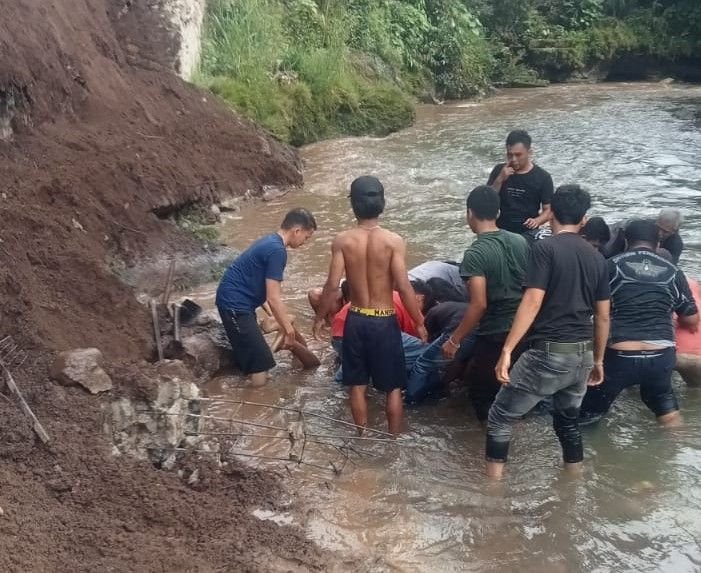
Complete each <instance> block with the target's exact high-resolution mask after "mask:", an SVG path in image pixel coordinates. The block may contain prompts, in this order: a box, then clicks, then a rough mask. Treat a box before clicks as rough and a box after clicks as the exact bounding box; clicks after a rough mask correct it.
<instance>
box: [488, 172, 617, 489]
mask: <svg viewBox="0 0 701 573" xmlns="http://www.w3.org/2000/svg"><path fill="white" fill-rule="evenodd" d="M590 203H591V199H590V197H589V193H587V192H586V191H584V190H583V189H582V188H581V187H579V185H563V186H562V187H559V188H558V190H557V192H556V193H555V195H554V196H553V201H552V208H553V222H552V225H553V233H554V234H553V236H552V237H551V238H550V239H545V240H543V241H537V242H536V243H534V244H533V246H532V247H531V253H530V258H529V261H528V268H527V271H526V281H525V286H526V291H525V293H524V295H523V299H522V300H521V304H520V305H519V307H518V310H517V311H516V317H515V318H514V322H513V326H512V327H511V331H510V332H509V335H508V337H507V338H506V342H504V347H503V350H502V353H501V358H500V359H499V363H498V364H497V366H496V375H497V379H498V380H499V381H500V382H501V383H502V384H503V386H502V387H501V390H499V394H497V397H496V399H495V400H494V403H493V404H492V407H491V408H490V410H489V417H488V419H487V447H486V457H487V474H488V475H489V476H490V477H495V478H499V477H501V475H502V472H503V470H504V464H505V463H506V458H507V454H508V451H509V442H510V441H511V432H512V426H513V424H514V423H515V422H516V421H518V420H519V419H520V418H522V417H523V416H524V415H525V414H527V413H528V412H529V411H530V410H531V409H533V407H535V406H536V405H537V404H538V403H539V402H541V401H542V400H543V399H545V398H548V397H550V396H552V401H553V427H554V429H555V433H556V434H557V437H558V439H559V440H560V444H561V446H562V452H563V457H564V461H565V467H566V468H567V469H577V468H578V467H579V465H580V464H581V461H582V459H583V447H582V435H581V433H580V431H579V426H578V424H577V419H578V417H579V407H580V405H581V403H582V398H583V397H584V394H585V392H586V388H587V385H588V384H589V385H597V384H601V382H602V381H603V378H604V371H603V360H604V350H605V349H606V340H607V338H608V332H609V306H610V305H609V297H610V291H609V281H608V268H607V266H606V261H605V260H604V258H603V257H602V256H601V254H600V253H599V252H598V251H596V250H595V249H594V247H592V246H591V245H590V244H589V243H587V242H586V241H585V240H584V239H583V238H582V237H581V236H580V234H579V231H580V229H581V227H582V226H583V225H584V223H585V221H586V218H585V215H586V212H587V210H588V209H589V207H590ZM592 315H593V316H594V321H593V325H592ZM527 333H528V338H527V340H526V342H527V345H528V347H529V349H528V350H526V352H524V353H523V354H522V355H521V357H520V358H519V359H518V360H517V361H516V364H515V365H514V367H513V370H511V373H509V367H510V365H511V354H512V352H513V351H514V349H515V348H516V346H517V345H518V343H519V342H520V341H521V339H522V338H523V337H524V336H526V334H527Z"/></svg>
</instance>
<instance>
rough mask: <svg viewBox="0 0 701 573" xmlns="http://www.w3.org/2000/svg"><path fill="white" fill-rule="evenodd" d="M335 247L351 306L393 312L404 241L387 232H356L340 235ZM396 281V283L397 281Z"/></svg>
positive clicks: (379, 230)
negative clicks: (344, 276) (394, 287)
mask: <svg viewBox="0 0 701 573" xmlns="http://www.w3.org/2000/svg"><path fill="white" fill-rule="evenodd" d="M334 243H335V244H334V247H335V248H337V249H339V250H340V251H341V252H342V254H343V261H344V266H345V271H346V279H347V280H348V283H349V285H350V300H351V304H353V305H354V306H360V307H365V308H376V309H391V308H394V303H393V300H392V290H393V286H394V285H395V284H396V283H397V282H400V281H401V277H397V276H396V275H397V274H400V273H402V272H403V273H404V277H403V278H404V280H407V277H406V265H405V262H404V254H405V247H404V241H403V240H402V239H401V237H399V235H396V234H395V233H392V232H390V231H387V230H385V229H382V228H380V227H375V228H374V229H363V228H357V229H352V230H350V231H346V232H344V233H341V234H340V235H338V237H336V240H335V241H334ZM397 279H398V280H397Z"/></svg>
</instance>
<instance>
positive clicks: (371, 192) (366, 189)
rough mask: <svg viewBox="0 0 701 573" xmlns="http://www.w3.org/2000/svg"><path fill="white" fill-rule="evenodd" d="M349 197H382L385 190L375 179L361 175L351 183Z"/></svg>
mask: <svg viewBox="0 0 701 573" xmlns="http://www.w3.org/2000/svg"><path fill="white" fill-rule="evenodd" d="M348 196H349V197H351V198H352V197H356V198H359V197H384V196H385V188H384V187H383V186H382V183H380V180H379V179H378V178H377V177H372V176H370V175H363V176H362V177H358V178H357V179H356V180H355V181H353V183H351V187H350V194H349V195H348Z"/></svg>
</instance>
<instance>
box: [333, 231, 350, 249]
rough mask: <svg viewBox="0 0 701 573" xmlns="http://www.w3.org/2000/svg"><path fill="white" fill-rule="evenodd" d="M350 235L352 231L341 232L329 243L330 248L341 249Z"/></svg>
mask: <svg viewBox="0 0 701 573" xmlns="http://www.w3.org/2000/svg"><path fill="white" fill-rule="evenodd" d="M351 233H352V231H341V232H340V233H339V234H338V235H336V236H335V237H334V239H333V241H332V242H331V248H332V249H334V248H336V249H338V248H342V247H343V246H344V245H345V244H347V243H348V240H349V239H350V237H351Z"/></svg>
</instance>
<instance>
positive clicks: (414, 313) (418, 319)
mask: <svg viewBox="0 0 701 573" xmlns="http://www.w3.org/2000/svg"><path fill="white" fill-rule="evenodd" d="M407 284H408V285H409V283H407ZM399 298H400V299H401V300H402V303H403V304H404V308H406V310H407V312H408V313H409V316H410V317H411V320H413V321H414V324H415V325H416V326H417V327H420V326H423V325H424V315H423V314H421V309H420V308H419V303H418V302H416V296H414V289H413V288H411V285H409V286H408V287H406V286H402V287H400V289H399Z"/></svg>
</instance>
